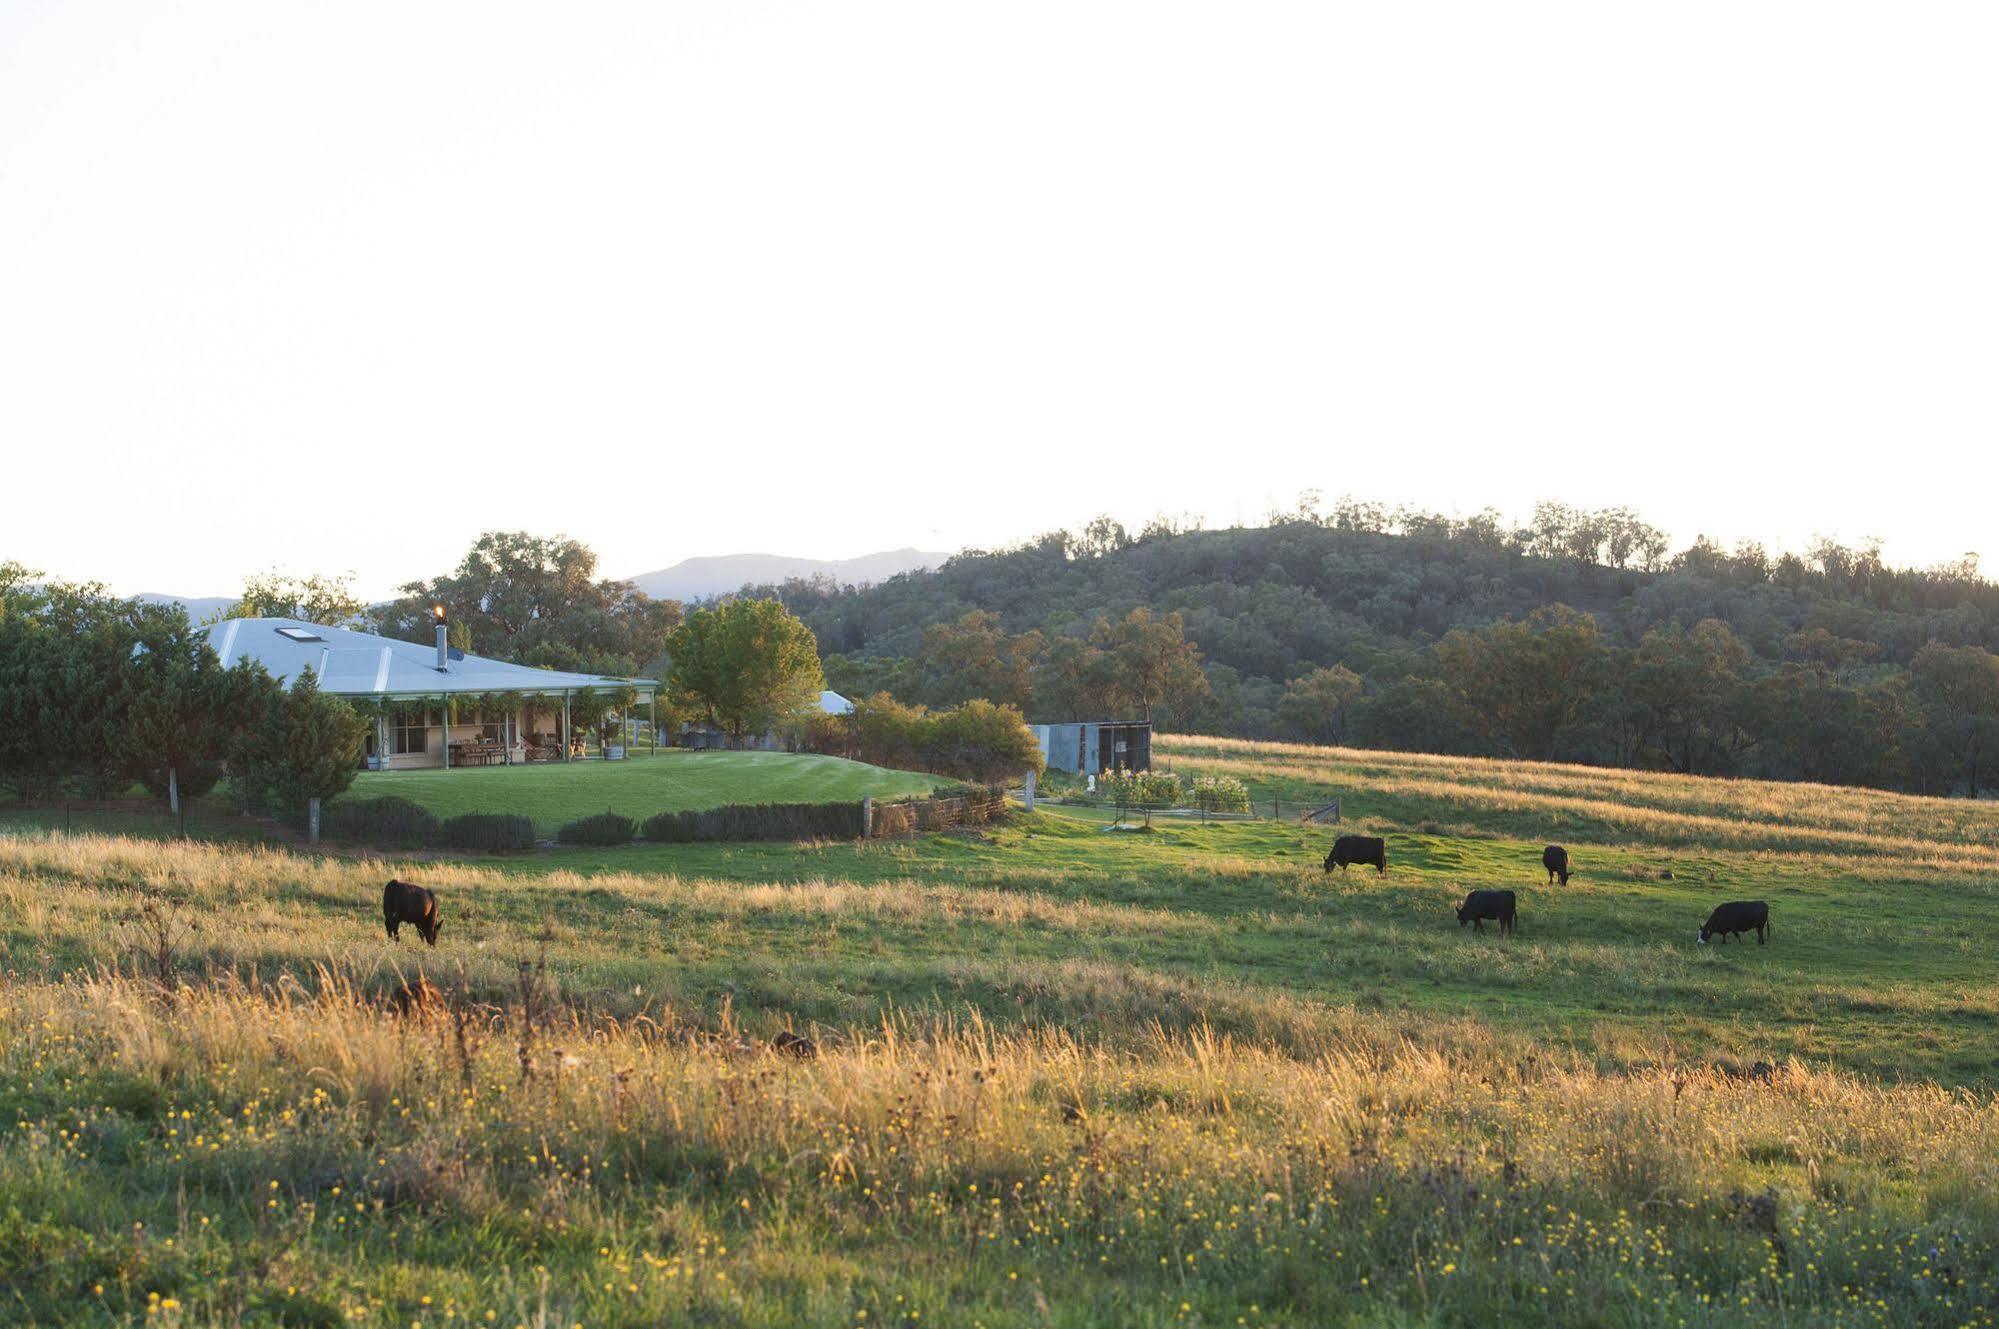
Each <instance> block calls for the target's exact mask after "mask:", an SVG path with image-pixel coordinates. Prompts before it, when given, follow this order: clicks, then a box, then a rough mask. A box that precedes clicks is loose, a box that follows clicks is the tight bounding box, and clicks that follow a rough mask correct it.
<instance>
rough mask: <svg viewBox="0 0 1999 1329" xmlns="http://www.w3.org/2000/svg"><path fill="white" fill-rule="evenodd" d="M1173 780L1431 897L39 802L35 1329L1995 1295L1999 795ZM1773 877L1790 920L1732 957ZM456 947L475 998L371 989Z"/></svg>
mask: <svg viewBox="0 0 1999 1329" xmlns="http://www.w3.org/2000/svg"><path fill="white" fill-rule="evenodd" d="M1161 755H1163V756H1164V757H1166V758H1167V759H1168V760H1170V761H1171V762H1172V763H1173V764H1174V765H1175V766H1176V767H1178V768H1179V769H1181V770H1182V771H1190V770H1196V769H1198V770H1215V771H1226V772H1228V773H1232V774H1236V775H1238V776H1240V777H1241V778H1243V779H1245V780H1246V781H1248V782H1250V783H1251V784H1252V786H1253V787H1255V788H1256V789H1257V790H1258V792H1260V793H1268V792H1281V793H1284V794H1285V795H1286V796H1287V797H1300V798H1304V797H1318V796H1326V795H1330V796H1338V797H1340V798H1341V799H1342V802H1343V805H1344V807H1345V809H1346V824H1345V826H1343V827H1342V829H1353V830H1365V831H1368V832H1370V833H1377V834H1383V835H1386V836H1387V837H1388V840H1389V853H1390V873H1389V875H1388V876H1387V877H1386V878H1377V877H1375V876H1374V874H1373V873H1372V872H1371V871H1367V872H1365V873H1364V872H1363V871H1362V870H1360V869H1354V870H1351V871H1349V872H1348V873H1346V874H1345V875H1342V874H1339V873H1333V874H1330V875H1328V874H1326V873H1324V872H1322V871H1321V869H1320V865H1319V860H1320V858H1321V857H1322V856H1323V854H1324V852H1325V848H1326V846H1327V844H1328V843H1329V842H1330V839H1331V836H1332V834H1333V832H1332V830H1331V829H1330V828H1318V827H1312V828H1305V827H1300V826H1298V825H1296V824H1289V823H1274V822H1243V823H1229V824H1210V825H1201V824H1198V823H1188V824H1176V823H1168V822H1166V821H1164V820H1163V819H1162V820H1161V821H1160V822H1159V823H1157V825H1156V827H1155V829H1154V830H1153V831H1151V832H1149V833H1107V832H1105V831H1104V830H1102V829H1101V828H1100V825H1099V823H1098V822H1096V821H1093V820H1091V819H1089V818H1087V817H1075V816H1069V815H1065V814H1063V813H1060V812H1052V813H1051V812H1042V813H1037V814H1035V815H1034V816H1032V817H1019V818H1016V819H1015V821H1014V822H1013V823H1012V824H1010V825H1007V826H1005V827H1001V828H997V829H995V830H993V831H990V832H988V833H983V834H977V835H967V836H959V837H931V838H925V839H919V840H915V841H908V842H875V843H866V844H859V845H856V844H845V843H841V844H833V843H825V844H801V845H690V846H643V845H641V846H633V847H630V848H622V849H605V850H580V849H579V850H559V851H551V852H547V853H540V854H535V855H529V856H523V857H519V858H507V859H494V860H488V861H474V860H467V861H435V862H424V863H414V864H411V863H400V862H395V861H379V862H378V861H370V860H365V859H364V860H356V859H335V858H320V857H316V856H308V855H304V854H301V853H297V852H293V851H290V850H283V849H276V848H270V847H259V846H245V845H221V844H208V843H192V844H167V843H161V842H158V841H148V840H143V839H137V838H130V837H122V836H104V835H88V836H75V837H61V836H56V837H53V838H51V837H48V836H47V835H46V834H45V830H44V827H45V825H46V819H45V818H44V819H42V820H40V821H37V820H35V819H32V818H29V817H25V816H23V815H21V814H18V813H9V812H6V811H0V927H4V937H0V970H4V977H0V1125H4V1126H5V1127H6V1128H8V1129H9V1130H10V1131H11V1132H12V1133H11V1134H10V1135H9V1136H8V1137H7V1138H6V1139H5V1142H4V1143H0V1275H4V1276H3V1277H0V1305H5V1306H6V1307H7V1309H6V1310H4V1311H0V1317H5V1318H9V1319H12V1320H19V1321H20V1322H22V1323H123V1322H126V1321H127V1320H129V1319H132V1318H141V1317H142V1318H145V1319H147V1320H148V1321H149V1322H150V1321H153V1320H155V1319H160V1320H161V1322H167V1323H187V1324H196V1323H199V1324H207V1323H239V1322H240V1323H273V1324H277V1323H284V1324H317V1323H324V1324H336V1323H371V1324H383V1325H407V1324H411V1323H421V1324H425V1325H431V1324H446V1323H455V1322H458V1321H461V1320H463V1321H470V1322H472V1323H513V1324H519V1323H526V1324H535V1325H539V1324H558V1323H560V1324H573V1323H580V1324H587V1325H592V1326H594V1325H598V1324H635V1325H636V1324H655V1323H666V1322H685V1323H711V1324H786V1323H811V1324H833V1323H839V1324H911V1325H915V1324H924V1323H933V1324H985V1325H1013V1324H1021V1325H1027V1324H1046V1323H1053V1324H1073V1325H1088V1324H1107V1323H1132V1324H1156V1325H1187V1324H1201V1325H1232V1324H1238V1323H1242V1324H1300V1325H1306V1324H1312V1325H1316V1324H1328V1323H1332V1324H1339V1323H1352V1324H1382V1323H1388V1324H1411V1325H1428V1324H1437V1325H1486V1324H1504V1323H1521V1324H1530V1323H1544V1322H1561V1323H1574V1324H1604V1325H1651V1324H1659V1325H1679V1324H1691V1325H1725V1324H1744V1323H1748V1324H1797V1323H1848V1324H1879V1323H1888V1324H1938V1325H1943V1324H1952V1325H1955V1324H1967V1323H1969V1324H1990V1323H1992V1319H1993V1305H1994V1302H1993V1297H1992V1295H1991V1292H1990V1289H1991V1288H1992V1287H1994V1286H1995V1285H1999V1104H1995V1099H1994V1091H1995V1089H1999V1046H1995V1031H1999V975H1995V970H1994V967H1993V965H1992V964H1991V961H1990V954H1991V948H1992V943H1993V941H1994V939H1995V937H1996V936H1999V928H1995V926H1994V911H1995V909H1999V889H1995V883H1999V808H1994V807H1993V806H1992V805H1990V804H1984V805H1978V804H1970V803H1964V802H1956V803H1950V802H1943V801H1939V800H1923V799H1908V798H1899V797H1896V796H1891V795H1879V794H1871V793H1865V792H1860V791H1842V790H1825V789H1810V788H1805V787H1793V786H1768V785H1736V784H1728V783H1721V782H1710V781H1703V780H1680V779H1676V778H1674V777H1664V776H1660V777H1651V776H1642V775H1632V774H1629V773H1624V772H1603V771H1594V770H1588V771H1585V770H1580V769H1577V768H1563V767H1542V766H1517V765H1512V764H1504V763H1482V762H1469V761H1462V760H1444V759H1430V758H1421V757H1407V756H1397V755H1394V754H1380V753H1359V752H1346V751H1341V750H1331V749H1310V748H1297V747H1289V746H1284V745H1257V744H1238V743H1218V742H1213V741H1197V740H1185V739H1181V740H1171V741H1162V743H1161ZM675 760H679V759H673V758H667V759H661V761H660V763H659V764H660V765H662V766H666V765H669V764H671V763H672V762H673V761H675ZM646 764H647V763H645V762H644V761H639V762H633V763H627V764H626V765H627V766H630V767H633V768H642V767H644V766H645V765H646ZM611 769H614V770H616V769H619V768H618V767H616V766H613V767H612V768H611ZM473 774H477V773H476V772H460V773H455V775H456V776H464V775H473ZM498 774H500V775H502V776H504V775H508V774H512V773H510V772H504V771H502V772H499V773H498ZM556 774H559V775H565V776H567V775H573V774H576V772H573V771H572V772H557V773H556ZM454 778H455V777H454ZM585 810H588V809H585ZM1549 839H1554V840H1558V841H1560V842H1562V843H1565V844H1567V845H1568V846H1569V848H1570V850H1571V852H1572V854H1573V856H1574V860H1575V869H1576V873H1575V876H1574V877H1573V878H1572V880H1571V882H1570V884H1569V885H1568V886H1567V887H1566V888H1563V887H1549V886H1547V885H1545V877H1544V875H1543V874H1542V872H1541V869H1540V861H1539V860H1540V851H1541V847H1542V845H1543V844H1544V843H1546V842H1547V841H1548V840H1549ZM391 873H394V874H396V875H399V876H403V877H405V878H407V879H410V880H416V881H421V882H423V883H425V884H427V885H430V886H432V887H433V888H434V889H436V890H437V891H438V892H439V894H440V897H441V899H442V900H443V903H444V931H443V935H442V936H441V938H440V941H439V945H438V947H437V948H436V949H435V950H428V949H425V948H422V947H421V946H419V945H417V944H414V943H413V941H412V938H411V934H410V932H409V931H408V930H405V932H404V941H403V943H402V944H401V945H400V946H391V945H390V944H389V943H388V942H387V940H386V938H385V937H384V936H383V932H382V925H381V918H380V912H379V910H380V903H379V902H380V892H381V883H382V881H383V880H384V878H386V877H387V876H388V875H390V874H391ZM1473 887H1503V888H1508V889H1513V890H1515V891H1516V892H1517V893H1518V895H1519V899H1520V932H1519V935H1518V936H1517V937H1514V938H1510V939H1502V938H1499V937H1498V936H1496V935H1494V934H1493V933H1492V932H1490V931H1488V932H1487V933H1486V934H1485V935H1482V936H1481V935H1476V934H1473V933H1471V932H1469V931H1463V930H1460V929H1459V928H1458V927H1457V926H1456V924H1455V921H1454V920H1453V917H1452V912H1451V911H1452V907H1453V906H1454V905H1455V904H1456V903H1457V902H1458V901H1459V900H1461V899H1462V898H1463V894H1464V892H1465V891H1466V890H1468V889H1471V888H1473ZM1734 898H1762V899H1767V900H1769V901H1770V904H1771V910H1772V936H1771V945H1769V946H1767V947H1758V946H1756V945H1755V944H1754V943H1753V941H1752V942H1751V944H1749V945H1746V946H1743V945H1730V946H1727V947H1717V946H1709V947H1698V946H1695V945H1694V941H1693V937H1694V930H1695V928H1696V927H1697V925H1698V924H1699V923H1700V921H1701V919H1702V918H1703V917H1704V916H1705V915H1706V913H1707V910H1708V908H1709V907H1711V905H1712V904H1713V903H1715V902H1717V901H1719V900H1723V899H1734ZM149 904H150V905H151V906H152V907H153V912H152V913H151V914H147V913H145V912H143V911H144V910H145V908H146V906H147V905H149ZM163 929H164V930H165V931H166V933H167V934H168V941H167V945H165V946H164V947H163V946H161V945H160V944H159V942H160V937H161V935H162V930H163ZM163 966H164V969H163ZM419 967H420V968H421V969H422V971H423V972H424V973H425V974H426V975H427V976H428V978H429V979H430V980H431V981H432V982H434V983H436V984H437V985H438V986H439V987H440V988H442V989H443V990H444V991H445V992H447V993H448V994H449V995H450V996H451V997H452V999H453V1001H454V1010H455V1012H456V1013H455V1014H453V1013H439V1014H433V1015H431V1016H428V1017H425V1018H422V1019H418V1020H414V1021H411V1020H401V1019H397V1018H394V1017H391V1016H388V1015H386V1014H384V1013H383V1010H382V1008H381V1005H380V1002H381V999H382V998H383V997H385V996H386V995H387V994H388V993H389V992H390V991H391V990H392V989H393V988H394V987H395V986H397V985H398V984H399V983H400V982H401V981H402V980H403V979H404V978H406V977H409V976H413V975H414V974H415V973H416V972H417V970H418V969H419ZM163 973H165V974H166V975H167V983H166V984H162V983H161V981H160V979H161V976H162V974H163ZM787 1029H789V1030H795V1031H797V1032H799V1033H801V1034H804V1035H806V1036H807V1037H809V1038H811V1039H813V1040H814V1042H815V1044H816V1047H817V1049H818V1052H819V1055H818V1056H816V1057H814V1058H812V1059H809V1060H795V1059H791V1058H787V1057H782V1056H779V1055H777V1054H775V1053H774V1052H772V1051H771V1050H770V1040H771V1038H772V1037H773V1036H774V1035H775V1034H777V1033H778V1032H780V1031H781V1030H787ZM135 1225H136V1226H135ZM149 1307H150V1308H151V1309H149ZM162 1317H164V1318H162Z"/></svg>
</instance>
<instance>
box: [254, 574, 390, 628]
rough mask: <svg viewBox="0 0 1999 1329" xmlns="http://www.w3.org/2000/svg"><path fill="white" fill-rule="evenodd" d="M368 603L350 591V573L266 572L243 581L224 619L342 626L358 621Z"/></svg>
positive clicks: (366, 609) (351, 586) (351, 576)
mask: <svg viewBox="0 0 1999 1329" xmlns="http://www.w3.org/2000/svg"><path fill="white" fill-rule="evenodd" d="M367 611H368V606H367V605H366V604H365V603H364V602H363V601H362V600H361V598H360V597H359V596H357V595H355V594H354V575H353V574H352V573H347V574H345V575H343V576H339V577H325V576H320V575H318V574H316V573H315V574H312V575H310V576H304V577H296V576H290V575H287V574H285V573H282V572H276V571H272V572H267V573H264V574H263V575H262V576H257V577H251V578H250V579H249V580H248V581H246V582H244V583H243V597H242V599H240V600H238V601H237V602H236V603H235V604H234V605H233V606H231V607H230V609H229V612H228V613H226V614H224V615H223V617H224V618H295V619H297V620H299V621H300V622H302V623H321V624H324V625H326V626H327V627H334V628H338V627H346V626H348V625H349V624H352V623H356V622H358V621H360V619H361V618H362V616H363V615H364V614H366V613H367Z"/></svg>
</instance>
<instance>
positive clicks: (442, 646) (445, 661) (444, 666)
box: [430, 605, 451, 674]
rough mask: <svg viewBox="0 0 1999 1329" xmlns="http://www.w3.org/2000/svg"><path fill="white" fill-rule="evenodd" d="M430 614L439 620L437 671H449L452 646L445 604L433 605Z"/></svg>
mask: <svg viewBox="0 0 1999 1329" xmlns="http://www.w3.org/2000/svg"><path fill="white" fill-rule="evenodd" d="M430 616H431V617H432V618H434V619H436V620H437V672H438V673H440V674H442V673H447V672H449V670H450V668H451V647H450V643H449V641H448V640H447V637H448V633H447V631H446V624H445V621H444V606H443V605H436V606H433V607H432V609H431V611H430Z"/></svg>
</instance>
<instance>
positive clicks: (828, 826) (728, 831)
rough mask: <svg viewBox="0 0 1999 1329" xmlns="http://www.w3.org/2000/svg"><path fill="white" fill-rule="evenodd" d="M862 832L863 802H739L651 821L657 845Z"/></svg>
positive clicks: (843, 836) (648, 831)
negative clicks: (861, 803)
mask: <svg viewBox="0 0 1999 1329" xmlns="http://www.w3.org/2000/svg"><path fill="white" fill-rule="evenodd" d="M860 833H861V805H860V804H859V803H757V804H748V803H737V804H731V805H730V806H727V807H719V808H702V809H700V810H699V811H693V812H662V813H660V814H659V815H658V816H655V817H649V818H647V819H646V824H645V837H646V839H647V840H649V841H651V842H653V843H655V844H693V843H696V842H698V841H704V840H852V839H855V838H857V837H858V836H859V835H860Z"/></svg>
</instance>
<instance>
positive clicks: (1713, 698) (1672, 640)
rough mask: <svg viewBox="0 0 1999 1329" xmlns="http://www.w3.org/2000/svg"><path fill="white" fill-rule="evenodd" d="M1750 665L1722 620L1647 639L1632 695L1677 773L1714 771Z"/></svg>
mask: <svg viewBox="0 0 1999 1329" xmlns="http://www.w3.org/2000/svg"><path fill="white" fill-rule="evenodd" d="M1748 664H1749V648H1748V647H1746V646H1744V645H1743V644H1742V643H1741V641H1739V640H1737V638H1736V636H1735V634H1734V633H1733V632H1731V631H1730V630H1729V627H1728V624H1726V623H1724V622H1722V621H1721V620H1720V619H1714V618H1708V619H1702V620H1701V621H1700V622H1699V623H1697V624H1695V625H1694V627H1693V629H1692V630H1691V631H1683V630H1682V629H1681V628H1680V626H1679V625H1678V624H1677V623H1676V624H1673V625H1672V626H1670V627H1660V628H1654V629H1652V631H1650V632H1648V633H1646V634H1645V639H1644V640H1643V641H1642V642H1640V643H1639V645H1638V655H1637V660H1636V664H1635V668H1634V669H1633V671H1632V674H1631V679H1630V684H1629V686H1630V691H1631V694H1632V697H1633V700H1635V701H1636V702H1637V703H1638V705H1639V709H1640V712H1641V713H1642V714H1643V715H1644V716H1645V717H1646V720H1647V722H1648V725H1649V735H1650V737H1651V738H1652V740H1653V741H1654V742H1656V743H1657V744H1658V747H1659V749H1660V751H1661V753H1662V754H1663V755H1664V757H1665V759H1666V763H1667V765H1668V766H1670V767H1671V768H1672V769H1673V770H1676V771H1679V772H1681V773H1683V774H1688V775H1691V774H1693V773H1694V772H1695V771H1697V770H1699V769H1702V768H1704V767H1710V766H1711V765H1712V763H1713V762H1714V760H1715V759H1716V757H1717V755H1718V754H1719V753H1720V752H1721V750H1722V749H1724V748H1726V747H1728V746H1729V745H1730V738H1731V734H1732V731H1733V729H1734V726H1733V724H1732V723H1731V722H1730V713H1731V708H1732V707H1733V706H1734V704H1735V700H1736V691H1737V688H1738V687H1739V685H1740V683H1741V676H1742V671H1743V669H1744V668H1746V667H1747V665H1748Z"/></svg>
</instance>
